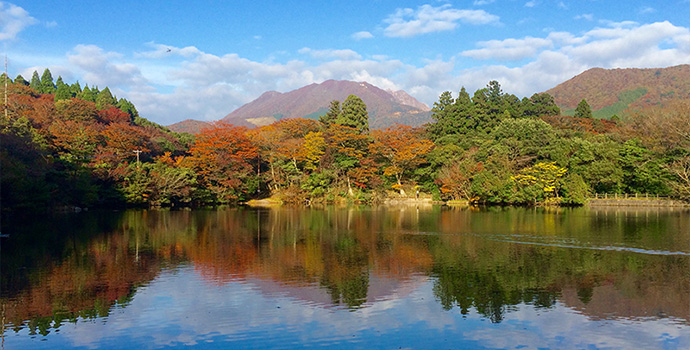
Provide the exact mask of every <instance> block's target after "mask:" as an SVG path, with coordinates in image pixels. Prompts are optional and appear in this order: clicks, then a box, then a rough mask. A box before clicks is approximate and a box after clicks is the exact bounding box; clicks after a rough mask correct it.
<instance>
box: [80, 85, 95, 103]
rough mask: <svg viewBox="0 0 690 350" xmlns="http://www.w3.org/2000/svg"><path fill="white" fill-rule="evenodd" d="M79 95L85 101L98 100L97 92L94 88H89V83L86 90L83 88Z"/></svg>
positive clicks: (85, 87)
mask: <svg viewBox="0 0 690 350" xmlns="http://www.w3.org/2000/svg"><path fill="white" fill-rule="evenodd" d="M77 97H78V98H80V99H82V100H84V101H88V102H96V94H95V93H94V91H93V90H91V88H89V85H88V84H87V85H85V86H84V90H82V91H81V93H79V94H78V95H77Z"/></svg>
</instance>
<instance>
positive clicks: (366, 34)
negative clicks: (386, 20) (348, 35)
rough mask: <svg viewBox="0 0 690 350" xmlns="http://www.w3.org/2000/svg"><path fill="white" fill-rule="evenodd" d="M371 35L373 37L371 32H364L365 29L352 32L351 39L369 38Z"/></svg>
mask: <svg viewBox="0 0 690 350" xmlns="http://www.w3.org/2000/svg"><path fill="white" fill-rule="evenodd" d="M373 37H374V35H373V34H371V33H369V32H366V31H363V32H357V33H354V34H352V39H355V40H362V39H371V38H373Z"/></svg>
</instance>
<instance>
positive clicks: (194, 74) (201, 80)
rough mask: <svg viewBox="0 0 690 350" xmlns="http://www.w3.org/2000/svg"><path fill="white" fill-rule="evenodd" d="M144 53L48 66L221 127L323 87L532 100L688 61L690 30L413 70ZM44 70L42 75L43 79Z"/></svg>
mask: <svg viewBox="0 0 690 350" xmlns="http://www.w3.org/2000/svg"><path fill="white" fill-rule="evenodd" d="M146 45H147V48H146V49H151V50H149V51H145V50H146V49H145V50H144V51H142V52H139V53H136V54H134V55H132V56H129V57H128V56H126V55H123V54H120V53H115V52H106V51H105V50H103V49H102V48H100V47H97V46H93V45H78V46H76V47H75V48H74V49H73V50H72V52H70V53H69V54H68V55H67V56H66V60H65V62H58V63H56V64H52V65H50V69H51V71H52V72H53V75H54V76H56V75H57V72H58V71H59V72H61V73H60V74H62V75H63V78H65V79H66V81H74V80H77V79H78V80H79V81H80V82H81V83H82V85H83V84H85V83H88V84H89V85H98V86H100V87H104V86H109V87H110V88H111V90H113V92H115V93H116V94H117V95H118V96H119V97H125V98H127V99H129V100H131V101H132V102H134V103H135V105H136V106H137V109H138V110H139V111H140V113H141V114H142V116H144V117H146V118H149V119H151V120H153V121H156V122H158V123H162V124H166V125H167V124H172V123H175V122H178V121H181V120H183V119H187V118H193V119H202V120H217V119H220V118H222V117H223V116H225V115H226V114H228V113H230V112H232V111H233V110H234V109H236V108H238V107H240V106H242V105H243V104H245V103H247V102H250V101H252V100H254V99H255V98H257V97H259V96H260V95H261V94H262V93H264V92H265V91H269V90H276V91H280V92H287V91H290V90H294V89H297V88H300V87H302V86H305V85H308V84H311V83H320V82H323V81H325V80H328V79H336V80H354V81H367V82H369V83H372V84H374V85H377V86H379V87H381V88H390V89H393V90H399V89H402V90H405V91H407V92H408V93H410V94H411V95H412V96H414V97H415V98H417V99H418V100H420V101H421V102H423V103H426V104H428V105H432V104H433V103H434V102H435V101H437V99H438V96H439V95H440V93H441V92H443V91H446V90H450V91H454V92H457V91H458V90H459V89H460V87H462V86H465V87H466V88H467V90H468V91H470V93H472V92H473V91H475V90H476V89H479V88H482V87H484V86H485V85H486V84H487V82H489V81H490V80H498V81H499V82H500V83H501V86H502V87H503V90H504V91H506V92H508V93H511V94H516V95H518V96H520V97H522V96H531V95H532V94H533V93H535V92H539V91H544V90H547V89H549V88H551V87H553V86H555V85H557V84H559V83H561V82H563V81H565V80H567V79H570V78H572V77H573V76H575V75H577V74H579V73H581V72H583V71H584V70H586V69H589V68H592V67H602V68H627V67H637V68H646V67H668V66H673V65H678V64H684V63H687V57H690V30H689V29H688V28H686V27H679V26H674V25H673V24H671V23H669V22H658V23H652V24H643V25H641V24H637V23H633V22H620V23H606V25H603V26H601V27H598V28H593V29H591V30H589V31H586V32H583V33H570V32H551V33H548V34H545V36H544V37H542V38H537V37H523V38H508V39H504V40H489V41H483V42H479V43H477V48H476V49H475V50H467V51H464V52H461V53H459V55H458V57H451V58H448V59H442V58H437V59H434V60H426V61H423V62H422V63H421V64H418V65H412V64H409V63H405V62H401V61H399V60H397V59H394V58H391V57H389V56H384V55H371V56H370V57H371V58H364V57H362V55H360V54H359V53H357V52H355V51H353V50H349V49H343V50H333V49H313V48H303V49H301V50H299V52H298V53H301V54H302V55H304V56H303V58H304V59H297V60H291V61H286V62H276V61H274V60H268V61H261V62H260V61H254V60H250V59H247V58H245V57H242V56H240V55H238V54H234V53H233V54H226V55H221V56H217V55H213V54H208V53H205V52H202V51H201V50H199V49H197V48H195V47H187V48H177V47H172V46H168V45H161V44H154V43H149V44H146ZM168 49H170V52H167V50H168ZM166 54H168V55H169V54H174V58H175V59H172V58H171V59H167V58H166V56H165V55H166ZM466 57H470V58H474V59H478V60H484V59H494V60H522V61H524V62H525V63H521V64H519V65H517V66H512V67H508V66H506V65H497V64H491V65H489V64H485V65H479V66H476V67H474V68H463V67H460V65H459V64H456V59H457V60H458V61H460V60H461V59H462V61H466V60H467V58H466ZM314 58H316V60H315V59H314ZM63 59H64V58H63ZM314 61H315V62H314ZM43 69H44V68H40V69H38V71H39V73H40V72H41V71H42V70H43ZM68 77H74V78H75V79H69V78H68ZM25 78H30V74H29V75H25Z"/></svg>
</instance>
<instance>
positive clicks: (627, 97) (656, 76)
mask: <svg viewBox="0 0 690 350" xmlns="http://www.w3.org/2000/svg"><path fill="white" fill-rule="evenodd" d="M546 92H547V93H549V94H551V95H552V96H553V97H554V99H555V100H556V104H557V105H558V106H559V107H561V112H562V113H563V114H565V115H573V114H574V111H575V108H576V107H577V104H578V103H579V102H580V101H581V100H582V99H583V98H584V99H585V100H587V103H588V104H589V105H590V107H591V108H592V114H593V115H594V117H596V118H610V117H611V116H612V115H614V114H618V115H619V116H620V115H621V113H623V112H624V111H625V110H627V109H641V108H645V107H650V106H659V105H663V104H664V103H667V102H669V101H671V100H674V99H686V100H687V99H689V98H690V65H687V64H686V65H680V66H675V67H669V68H645V69H640V68H626V69H602V68H592V69H589V70H587V71H585V72H583V73H581V74H579V75H577V76H576V77H574V78H572V79H570V80H568V81H566V82H564V83H562V84H559V85H558V86H556V87H554V88H552V89H550V90H547V91H546Z"/></svg>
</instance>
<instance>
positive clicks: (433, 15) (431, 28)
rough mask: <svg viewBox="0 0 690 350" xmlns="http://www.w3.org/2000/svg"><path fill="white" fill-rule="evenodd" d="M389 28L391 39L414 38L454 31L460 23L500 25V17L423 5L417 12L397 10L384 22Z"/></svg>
mask: <svg viewBox="0 0 690 350" xmlns="http://www.w3.org/2000/svg"><path fill="white" fill-rule="evenodd" d="M384 22H385V23H387V24H388V26H387V27H386V28H385V29H384V34H385V35H386V36H389V37H412V36H416V35H420V34H426V33H433V32H441V31H448V30H453V29H455V28H456V27H457V25H458V22H462V23H466V24H474V25H480V24H491V23H498V22H499V18H498V16H495V15H492V14H490V13H488V12H486V11H484V10H458V9H454V8H451V7H450V5H442V6H439V7H433V6H431V5H422V6H420V7H419V8H417V10H413V9H410V8H405V9H397V10H396V11H395V13H393V14H392V15H390V16H389V17H388V18H387V19H386V20H384Z"/></svg>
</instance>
